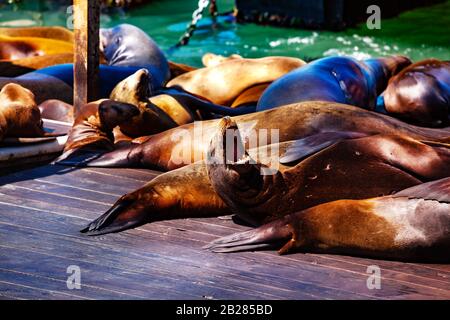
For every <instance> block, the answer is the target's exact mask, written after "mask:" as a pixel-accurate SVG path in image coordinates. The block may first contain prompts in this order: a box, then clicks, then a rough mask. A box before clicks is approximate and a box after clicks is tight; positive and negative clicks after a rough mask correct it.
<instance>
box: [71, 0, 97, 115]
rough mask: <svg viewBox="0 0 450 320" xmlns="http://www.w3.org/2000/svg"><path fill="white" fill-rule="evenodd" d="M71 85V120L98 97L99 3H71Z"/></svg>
mask: <svg viewBox="0 0 450 320" xmlns="http://www.w3.org/2000/svg"><path fill="white" fill-rule="evenodd" d="M73 4H74V19H73V21H74V36H75V52H74V73H73V75H74V82H73V83H74V84H73V94H74V97H73V101H74V107H75V116H76V115H77V113H78V112H79V110H80V109H81V107H82V106H83V105H85V104H86V103H87V102H88V101H93V100H96V99H97V97H98V82H99V74H98V73H99V63H100V59H99V56H100V55H99V31H100V1H99V0H74V1H73Z"/></svg>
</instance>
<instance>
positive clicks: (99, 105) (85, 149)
mask: <svg viewBox="0 0 450 320" xmlns="http://www.w3.org/2000/svg"><path fill="white" fill-rule="evenodd" d="M138 113H139V110H138V108H137V107H135V106H134V105H132V104H128V103H123V102H118V101H112V100H108V99H102V100H98V101H95V102H90V103H88V104H86V105H85V106H84V107H83V108H82V109H81V111H80V113H79V114H78V115H77V117H76V119H75V121H74V124H73V126H72V129H71V130H70V132H69V137H68V139H67V142H66V145H65V147H64V152H65V153H66V156H67V155H71V156H73V157H79V156H82V157H90V156H95V155H96V153H95V152H94V154H92V152H91V151H92V150H96V149H97V148H100V149H102V150H113V149H114V135H113V129H114V128H115V127H116V126H118V125H120V124H121V123H122V122H124V121H128V120H130V119H131V118H132V117H133V116H135V115H137V114H138Z"/></svg>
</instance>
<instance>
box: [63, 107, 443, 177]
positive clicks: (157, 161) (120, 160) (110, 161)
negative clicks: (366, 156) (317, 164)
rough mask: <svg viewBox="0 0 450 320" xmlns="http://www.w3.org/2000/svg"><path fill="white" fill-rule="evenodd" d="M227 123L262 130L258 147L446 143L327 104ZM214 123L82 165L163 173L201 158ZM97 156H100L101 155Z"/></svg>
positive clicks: (435, 132)
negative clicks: (330, 138)
mask: <svg viewBox="0 0 450 320" xmlns="http://www.w3.org/2000/svg"><path fill="white" fill-rule="evenodd" d="M238 109H239V108H238ZM232 119H233V120H234V121H236V123H237V124H238V126H239V127H240V128H241V132H242V134H243V135H244V136H245V137H249V136H252V135H253V134H258V133H259V134H261V132H260V131H261V129H265V130H267V135H266V136H267V141H261V142H259V144H258V145H259V146H261V145H263V144H271V143H275V142H278V141H279V142H283V141H289V140H295V139H301V138H305V137H308V136H311V135H315V134H319V133H324V132H330V131H332V132H339V131H350V132H359V133H364V134H370V135H373V134H377V133H389V134H405V135H409V136H411V137H412V138H415V139H419V140H428V141H438V142H445V143H449V142H450V128H445V129H430V128H420V127H415V126H413V125H410V124H406V123H403V122H401V121H399V120H397V119H394V118H391V117H388V116H385V115H383V114H378V113H374V112H370V111H367V110H364V109H361V108H358V107H353V106H347V105H343V104H337V103H330V102H320V101H310V102H303V103H299V104H293V105H288V106H283V107H280V108H276V109H271V110H267V111H263V112H256V113H251V114H247V115H242V116H236V117H233V118H232ZM219 121H220V120H217V119H214V120H207V121H201V122H194V123H191V124H187V125H183V126H180V127H177V128H174V129H170V130H167V131H164V132H162V133H158V134H155V135H151V136H148V137H144V138H141V139H140V144H139V145H130V146H128V147H127V148H122V149H120V150H115V151H113V152H109V153H105V154H104V155H102V156H100V157H99V158H98V159H96V160H95V161H92V162H90V163H86V162H84V163H83V165H89V166H104V167H144V168H154V169H157V170H162V171H168V170H173V169H176V168H180V167H182V166H185V165H188V164H191V163H194V162H196V161H198V160H201V159H204V157H205V154H206V151H207V149H208V145H209V142H210V140H211V138H212V137H213V136H214V134H215V132H216V130H217V124H218V122H219ZM272 130H275V131H272ZM276 130H278V132H277V131H276ZM272 132H273V133H278V141H273V142H272V138H271V137H272V134H271V133H272ZM98 152H99V153H104V151H102V150H98ZM61 163H65V164H68V165H77V161H75V160H74V161H72V160H71V159H70V158H67V157H66V158H65V160H64V161H63V162H61Z"/></svg>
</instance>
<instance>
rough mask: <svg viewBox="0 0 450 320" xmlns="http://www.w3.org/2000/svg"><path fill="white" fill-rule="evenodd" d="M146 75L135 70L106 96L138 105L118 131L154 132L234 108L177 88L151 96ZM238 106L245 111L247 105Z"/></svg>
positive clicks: (128, 133) (148, 74)
mask: <svg viewBox="0 0 450 320" xmlns="http://www.w3.org/2000/svg"><path fill="white" fill-rule="evenodd" d="M150 78H151V75H150V73H149V71H148V70H147V69H141V70H138V71H136V72H135V73H134V74H133V75H131V76H129V77H128V78H126V79H124V80H123V81H121V82H120V83H118V84H117V85H116V87H115V88H114V90H113V91H112V92H111V95H110V99H112V100H116V101H121V102H126V103H131V104H134V105H136V106H138V107H139V110H140V114H139V115H138V116H136V117H134V118H133V119H132V120H131V121H128V122H126V123H124V124H122V125H121V126H120V129H121V131H122V132H123V133H124V134H126V135H128V136H130V137H141V136H145V135H150V134H155V133H159V132H162V131H165V130H168V129H171V128H174V127H177V126H180V125H184V124H187V123H191V122H193V121H195V120H201V119H203V118H205V117H206V118H211V117H212V113H214V112H217V113H225V114H229V113H233V112H235V111H234V110H232V109H230V108H227V107H223V106H217V105H214V104H212V103H210V102H208V101H206V100H203V99H200V98H198V97H196V96H193V95H191V94H188V93H186V92H183V91H178V90H168V89H164V90H160V91H156V93H155V95H154V96H151V93H152V90H151V89H150V88H151V84H150ZM241 110H243V111H242V113H247V111H246V110H247V109H245V110H244V109H241ZM251 110H253V108H252V109H251ZM238 112H240V111H238Z"/></svg>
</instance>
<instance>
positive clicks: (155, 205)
mask: <svg viewBox="0 0 450 320" xmlns="http://www.w3.org/2000/svg"><path fill="white" fill-rule="evenodd" d="M290 144H291V142H285V143H281V144H279V145H277V146H276V149H277V150H279V151H280V152H281V153H282V154H283V152H284V150H285V149H286V148H287V147H288V146H290ZM268 151H269V153H267V150H265V149H264V150H263V149H254V150H251V151H250V152H251V153H252V154H256V155H257V157H258V159H260V160H261V161H263V162H264V163H267V162H269V160H270V159H269V158H268V157H267V155H268V154H270V152H271V147H270V146H269V147H268ZM226 214H230V209H229V208H228V207H227V206H226V205H225V203H224V202H223V200H222V199H221V198H220V197H219V196H218V195H217V194H216V193H215V192H214V189H213V187H212V186H211V183H210V181H209V178H208V172H207V170H206V162H205V161H199V162H196V163H194V164H191V165H189V166H186V167H184V168H180V169H177V170H173V171H170V172H167V173H164V174H162V175H159V176H157V177H156V178H155V179H153V180H151V181H150V182H148V183H147V184H146V185H145V186H143V187H142V188H139V189H137V190H136V191H134V192H130V193H128V194H126V195H124V196H122V197H121V198H120V199H119V200H118V201H117V202H116V204H115V205H114V206H113V207H112V208H111V209H110V210H108V211H107V212H106V213H105V214H103V215H102V216H101V217H99V218H98V219H96V220H95V221H93V222H92V223H90V224H89V225H88V226H87V228H85V229H83V230H82V232H86V233H87V234H88V235H99V234H104V233H110V232H117V231H121V230H125V229H128V228H131V227H135V226H137V225H141V224H144V223H147V222H152V221H158V220H167V219H176V218H186V217H209V216H219V215H226Z"/></svg>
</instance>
